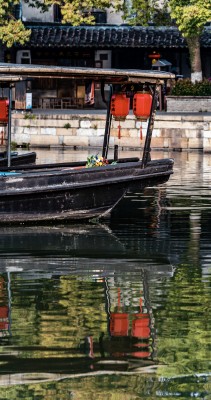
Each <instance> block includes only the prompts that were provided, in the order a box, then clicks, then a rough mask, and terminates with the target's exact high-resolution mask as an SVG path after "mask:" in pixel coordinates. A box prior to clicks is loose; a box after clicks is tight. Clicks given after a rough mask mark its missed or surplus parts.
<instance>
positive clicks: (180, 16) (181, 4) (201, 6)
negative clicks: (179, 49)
mask: <svg viewBox="0 0 211 400" xmlns="http://www.w3.org/2000/svg"><path fill="white" fill-rule="evenodd" d="M169 5H170V8H171V17H172V18H174V19H175V21H176V24H177V26H178V29H179V30H180V32H181V33H182V35H183V36H184V37H185V38H186V40H187V44H188V49H189V54H190V64H191V80H192V82H195V81H201V80H202V68H201V56H200V36H201V34H202V32H203V29H204V25H205V24H206V22H209V21H211V0H206V1H205V0H170V1H169Z"/></svg>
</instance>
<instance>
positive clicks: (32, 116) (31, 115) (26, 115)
mask: <svg viewBox="0 0 211 400" xmlns="http://www.w3.org/2000/svg"><path fill="white" fill-rule="evenodd" d="M24 119H36V115H34V114H32V113H30V112H29V113H26V114H25V115H24Z"/></svg>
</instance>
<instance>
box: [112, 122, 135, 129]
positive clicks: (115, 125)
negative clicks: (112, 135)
mask: <svg viewBox="0 0 211 400" xmlns="http://www.w3.org/2000/svg"><path fill="white" fill-rule="evenodd" d="M119 125H120V126H121V128H122V129H126V128H128V129H133V128H135V127H136V126H135V120H125V121H115V120H113V121H112V124H111V126H112V128H114V129H118V126H119Z"/></svg>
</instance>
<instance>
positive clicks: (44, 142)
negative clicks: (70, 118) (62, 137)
mask: <svg viewBox="0 0 211 400" xmlns="http://www.w3.org/2000/svg"><path fill="white" fill-rule="evenodd" d="M30 144H31V145H37V146H39V145H40V146H55V145H56V146H57V145H59V138H58V136H50V135H43V134H42V135H34V136H31V139H30Z"/></svg>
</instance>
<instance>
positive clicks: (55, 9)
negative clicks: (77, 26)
mask: <svg viewBox="0 0 211 400" xmlns="http://www.w3.org/2000/svg"><path fill="white" fill-rule="evenodd" d="M53 13H54V22H61V20H62V13H61V8H60V6H58V5H55V4H54V6H53Z"/></svg>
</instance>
